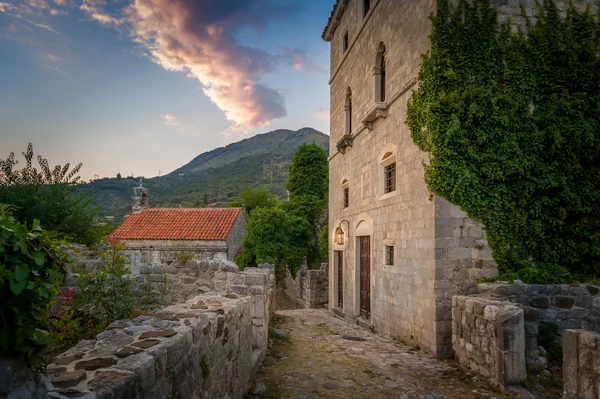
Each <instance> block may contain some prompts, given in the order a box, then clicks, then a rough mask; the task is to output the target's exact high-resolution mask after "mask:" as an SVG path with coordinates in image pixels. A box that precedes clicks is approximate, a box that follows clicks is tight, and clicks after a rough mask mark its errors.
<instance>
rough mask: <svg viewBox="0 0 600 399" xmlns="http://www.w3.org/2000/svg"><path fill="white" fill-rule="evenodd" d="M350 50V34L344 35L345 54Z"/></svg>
mask: <svg viewBox="0 0 600 399" xmlns="http://www.w3.org/2000/svg"><path fill="white" fill-rule="evenodd" d="M346 50H348V32H346V34H345V35H344V52H346Z"/></svg>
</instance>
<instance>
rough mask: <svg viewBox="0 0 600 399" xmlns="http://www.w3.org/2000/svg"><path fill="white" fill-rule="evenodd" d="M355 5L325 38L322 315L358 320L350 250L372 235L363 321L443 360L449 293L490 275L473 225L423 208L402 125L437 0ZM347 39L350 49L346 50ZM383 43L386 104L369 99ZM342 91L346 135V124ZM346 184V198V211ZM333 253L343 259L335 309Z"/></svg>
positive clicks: (418, 171)
mask: <svg viewBox="0 0 600 399" xmlns="http://www.w3.org/2000/svg"><path fill="white" fill-rule="evenodd" d="M342 3H345V2H344V1H341V2H340V3H339V4H340V5H341V4H342ZM361 3H362V2H360V1H357V0H350V1H349V2H348V4H347V8H346V10H345V11H344V13H343V15H342V16H341V19H340V22H339V26H338V27H337V29H336V31H335V33H334V34H333V37H332V38H331V79H330V86H331V107H330V109H331V139H330V147H331V148H330V154H331V156H330V158H329V166H330V179H329V182H330V183H329V184H330V186H329V195H330V203H329V215H330V218H329V220H330V225H329V232H330V237H331V241H330V250H331V252H330V261H329V264H330V265H331V267H330V271H329V281H330V289H329V307H330V309H331V310H332V311H336V313H343V314H344V315H346V316H348V317H351V318H352V317H358V316H359V314H360V310H359V298H360V296H359V295H360V292H359V291H360V288H359V281H360V280H359V262H358V257H359V254H358V249H357V242H358V237H360V236H369V237H370V246H371V254H370V255H371V256H370V259H371V273H370V292H371V317H370V319H369V320H367V321H366V323H367V324H368V325H370V326H371V327H373V328H374V329H375V330H377V331H380V332H382V333H385V334H389V335H392V336H395V337H399V338H402V339H404V340H406V341H411V342H412V343H414V344H418V345H419V346H420V347H421V348H423V349H424V350H426V351H428V352H432V353H434V354H436V355H439V356H450V355H451V350H452V343H451V320H450V313H451V312H450V308H451V298H452V295H456V294H462V293H469V292H470V291H469V290H472V289H474V288H475V281H473V280H472V281H470V282H468V283H467V282H464V281H463V280H462V278H463V276H466V275H467V274H469V272H468V270H470V269H474V268H478V270H479V271H478V272H474V273H473V275H475V274H486V273H487V274H490V275H491V274H494V272H495V271H494V268H493V267H492V264H491V262H489V259H488V255H487V253H486V252H485V249H486V248H487V244H485V243H483V244H476V242H475V241H477V240H478V241H480V242H485V238H484V237H483V233H482V232H481V234H480V235H478V236H477V237H471V236H469V228H470V227H473V230H472V234H473V235H477V234H475V233H476V228H477V226H476V224H475V223H474V222H472V221H470V220H469V219H468V218H466V215H464V213H462V212H461V211H460V210H459V209H458V208H457V207H454V206H452V205H451V204H449V203H447V202H446V201H444V200H442V199H441V198H438V197H434V199H433V201H432V200H430V193H429V191H428V189H427V186H426V185H425V181H424V178H423V175H424V170H423V163H424V162H426V161H427V155H426V154H425V153H422V152H421V151H420V150H419V149H418V148H417V147H416V146H415V145H414V143H413V142H412V139H411V136H410V131H409V129H408V127H407V126H406V124H405V119H406V103H407V101H408V99H409V98H410V95H411V93H412V91H413V90H414V89H416V87H417V74H418V70H419V64H420V59H421V58H420V57H421V54H423V53H425V52H426V51H427V50H428V49H429V39H428V35H429V32H430V29H431V23H430V21H429V19H428V17H429V15H430V14H431V13H432V12H434V11H435V0H417V1H404V2H400V3H399V2H396V1H391V0H379V1H371V11H370V12H369V14H367V16H366V17H364V18H363V14H362V8H361V7H362V4H361ZM340 5H338V7H339V6H340ZM346 32H348V35H349V48H348V50H347V51H346V52H344V51H343V49H342V43H343V36H344V34H345V33H346ZM380 42H383V43H384V45H385V49H386V101H385V103H376V101H375V77H374V74H373V73H374V67H375V60H376V56H377V51H378V48H379V44H380ZM348 89H350V90H351V93H352V129H351V130H352V131H351V132H347V131H346V124H345V117H346V111H345V105H346V95H347V93H348ZM347 133H351V135H352V146H348V147H345V148H344V149H343V151H339V150H338V148H337V145H336V144H337V143H338V141H339V140H340V139H341V138H342V136H344V135H345V134H347ZM389 154H391V155H389ZM386 155H388V157H386ZM384 157H385V160H384ZM390 157H391V158H390ZM390 160H395V162H396V190H395V191H394V192H392V193H388V194H385V193H384V190H383V169H384V165H386V164H387V162H390ZM346 186H347V187H348V189H349V199H350V200H349V206H348V207H346V208H344V206H343V188H344V187H346ZM437 219H440V221H437ZM338 227H341V228H342V229H343V230H344V232H345V242H344V245H343V246H340V245H336V244H335V242H334V240H333V236H334V233H335V230H336V229H337V228H338ZM479 228H480V226H479ZM385 246H393V247H394V265H386V264H385V263H386V262H385ZM471 249H473V250H474V251H473V252H472V251H471ZM479 250H484V252H481V253H480V252H478V251H479ZM336 251H343V264H342V265H341V268H342V269H343V273H342V276H343V282H342V284H343V306H342V307H341V308H339V307H338V294H337V292H338V284H339V282H338V268H339V267H340V265H338V262H337V259H338V258H337V256H336V255H337V254H336ZM472 256H473V257H472ZM479 260H482V261H485V262H487V263H486V268H485V272H484V267H483V264H482V263H481V262H479V263H474V262H475V261H479Z"/></svg>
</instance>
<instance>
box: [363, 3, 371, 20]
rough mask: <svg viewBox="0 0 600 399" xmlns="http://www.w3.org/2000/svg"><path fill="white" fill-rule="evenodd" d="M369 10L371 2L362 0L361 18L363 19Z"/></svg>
mask: <svg viewBox="0 0 600 399" xmlns="http://www.w3.org/2000/svg"><path fill="white" fill-rule="evenodd" d="M370 10H371V0H363V1H362V16H363V18H365V17H366V16H367V14H368V13H369V11H370Z"/></svg>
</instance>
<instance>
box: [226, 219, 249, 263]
mask: <svg viewBox="0 0 600 399" xmlns="http://www.w3.org/2000/svg"><path fill="white" fill-rule="evenodd" d="M245 209H246V208H245V207H244V208H242V212H240V216H238V218H237V220H236V221H235V223H234V225H233V227H232V228H231V231H230V233H229V236H228V237H227V240H226V242H227V259H229V260H232V261H233V260H235V257H236V255H237V254H238V252H239V251H240V249H241V248H242V239H243V238H244V234H246V229H245V226H246V216H245V215H244V214H245Z"/></svg>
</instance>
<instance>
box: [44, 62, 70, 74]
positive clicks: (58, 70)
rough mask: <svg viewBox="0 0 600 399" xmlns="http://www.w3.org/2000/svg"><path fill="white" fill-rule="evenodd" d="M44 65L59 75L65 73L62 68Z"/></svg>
mask: <svg viewBox="0 0 600 399" xmlns="http://www.w3.org/2000/svg"><path fill="white" fill-rule="evenodd" d="M44 67H45V68H48V69H50V70H51V71H54V72H58V73H60V74H61V75H64V74H65V73H64V71H63V70H62V69H60V68H59V67H56V66H54V65H49V64H44Z"/></svg>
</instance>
